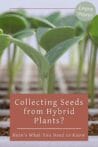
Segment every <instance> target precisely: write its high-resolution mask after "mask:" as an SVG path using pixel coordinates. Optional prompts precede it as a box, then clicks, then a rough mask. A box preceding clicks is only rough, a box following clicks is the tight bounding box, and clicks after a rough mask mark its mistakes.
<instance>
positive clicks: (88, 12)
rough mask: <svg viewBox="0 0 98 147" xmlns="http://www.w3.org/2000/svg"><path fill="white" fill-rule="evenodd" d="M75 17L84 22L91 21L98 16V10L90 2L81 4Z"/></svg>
mask: <svg viewBox="0 0 98 147" xmlns="http://www.w3.org/2000/svg"><path fill="white" fill-rule="evenodd" d="M75 15H76V16H77V17H78V19H80V20H82V21H90V20H92V19H93V17H94V16H95V15H96V8H95V6H94V5H93V4H92V3H90V2H81V3H80V4H78V5H77V7H76V10H75Z"/></svg>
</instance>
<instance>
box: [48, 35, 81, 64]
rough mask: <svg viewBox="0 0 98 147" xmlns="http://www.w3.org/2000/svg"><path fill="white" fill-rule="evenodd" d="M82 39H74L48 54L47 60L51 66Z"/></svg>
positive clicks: (62, 43)
mask: <svg viewBox="0 0 98 147" xmlns="http://www.w3.org/2000/svg"><path fill="white" fill-rule="evenodd" d="M80 39H81V37H73V38H72V39H68V40H66V41H64V42H61V43H59V44H58V45H56V46H55V47H54V48H52V49H51V50H50V51H48V53H47V54H46V56H45V57H46V59H47V60H48V62H49V64H50V65H53V64H54V63H55V62H56V61H57V60H58V59H59V58H60V57H61V56H62V55H63V54H64V53H65V52H66V51H67V50H68V49H69V48H70V47H71V46H72V45H74V44H75V43H77V42H79V41H80Z"/></svg>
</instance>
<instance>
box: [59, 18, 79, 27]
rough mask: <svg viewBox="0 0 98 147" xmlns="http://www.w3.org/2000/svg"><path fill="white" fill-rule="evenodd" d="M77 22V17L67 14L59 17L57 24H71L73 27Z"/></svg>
mask: <svg viewBox="0 0 98 147" xmlns="http://www.w3.org/2000/svg"><path fill="white" fill-rule="evenodd" d="M78 22H79V20H78V18H77V17H76V16H75V15H67V16H63V17H61V18H60V19H59V20H58V22H57V26H62V27H63V26H72V27H75V26H76V25H77V23H78Z"/></svg>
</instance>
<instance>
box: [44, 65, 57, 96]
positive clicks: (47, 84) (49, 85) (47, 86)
mask: <svg viewBox="0 0 98 147" xmlns="http://www.w3.org/2000/svg"><path fill="white" fill-rule="evenodd" d="M54 85H55V73H54V66H53V67H52V68H51V69H50V71H49V73H48V75H47V77H44V78H43V92H44V93H47V94H51V93H54Z"/></svg>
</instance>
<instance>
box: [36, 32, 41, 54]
mask: <svg viewBox="0 0 98 147" xmlns="http://www.w3.org/2000/svg"><path fill="white" fill-rule="evenodd" d="M35 37H36V43H37V49H38V51H39V52H40V53H41V48H40V45H39V41H38V36H37V32H36V31H35Z"/></svg>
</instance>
